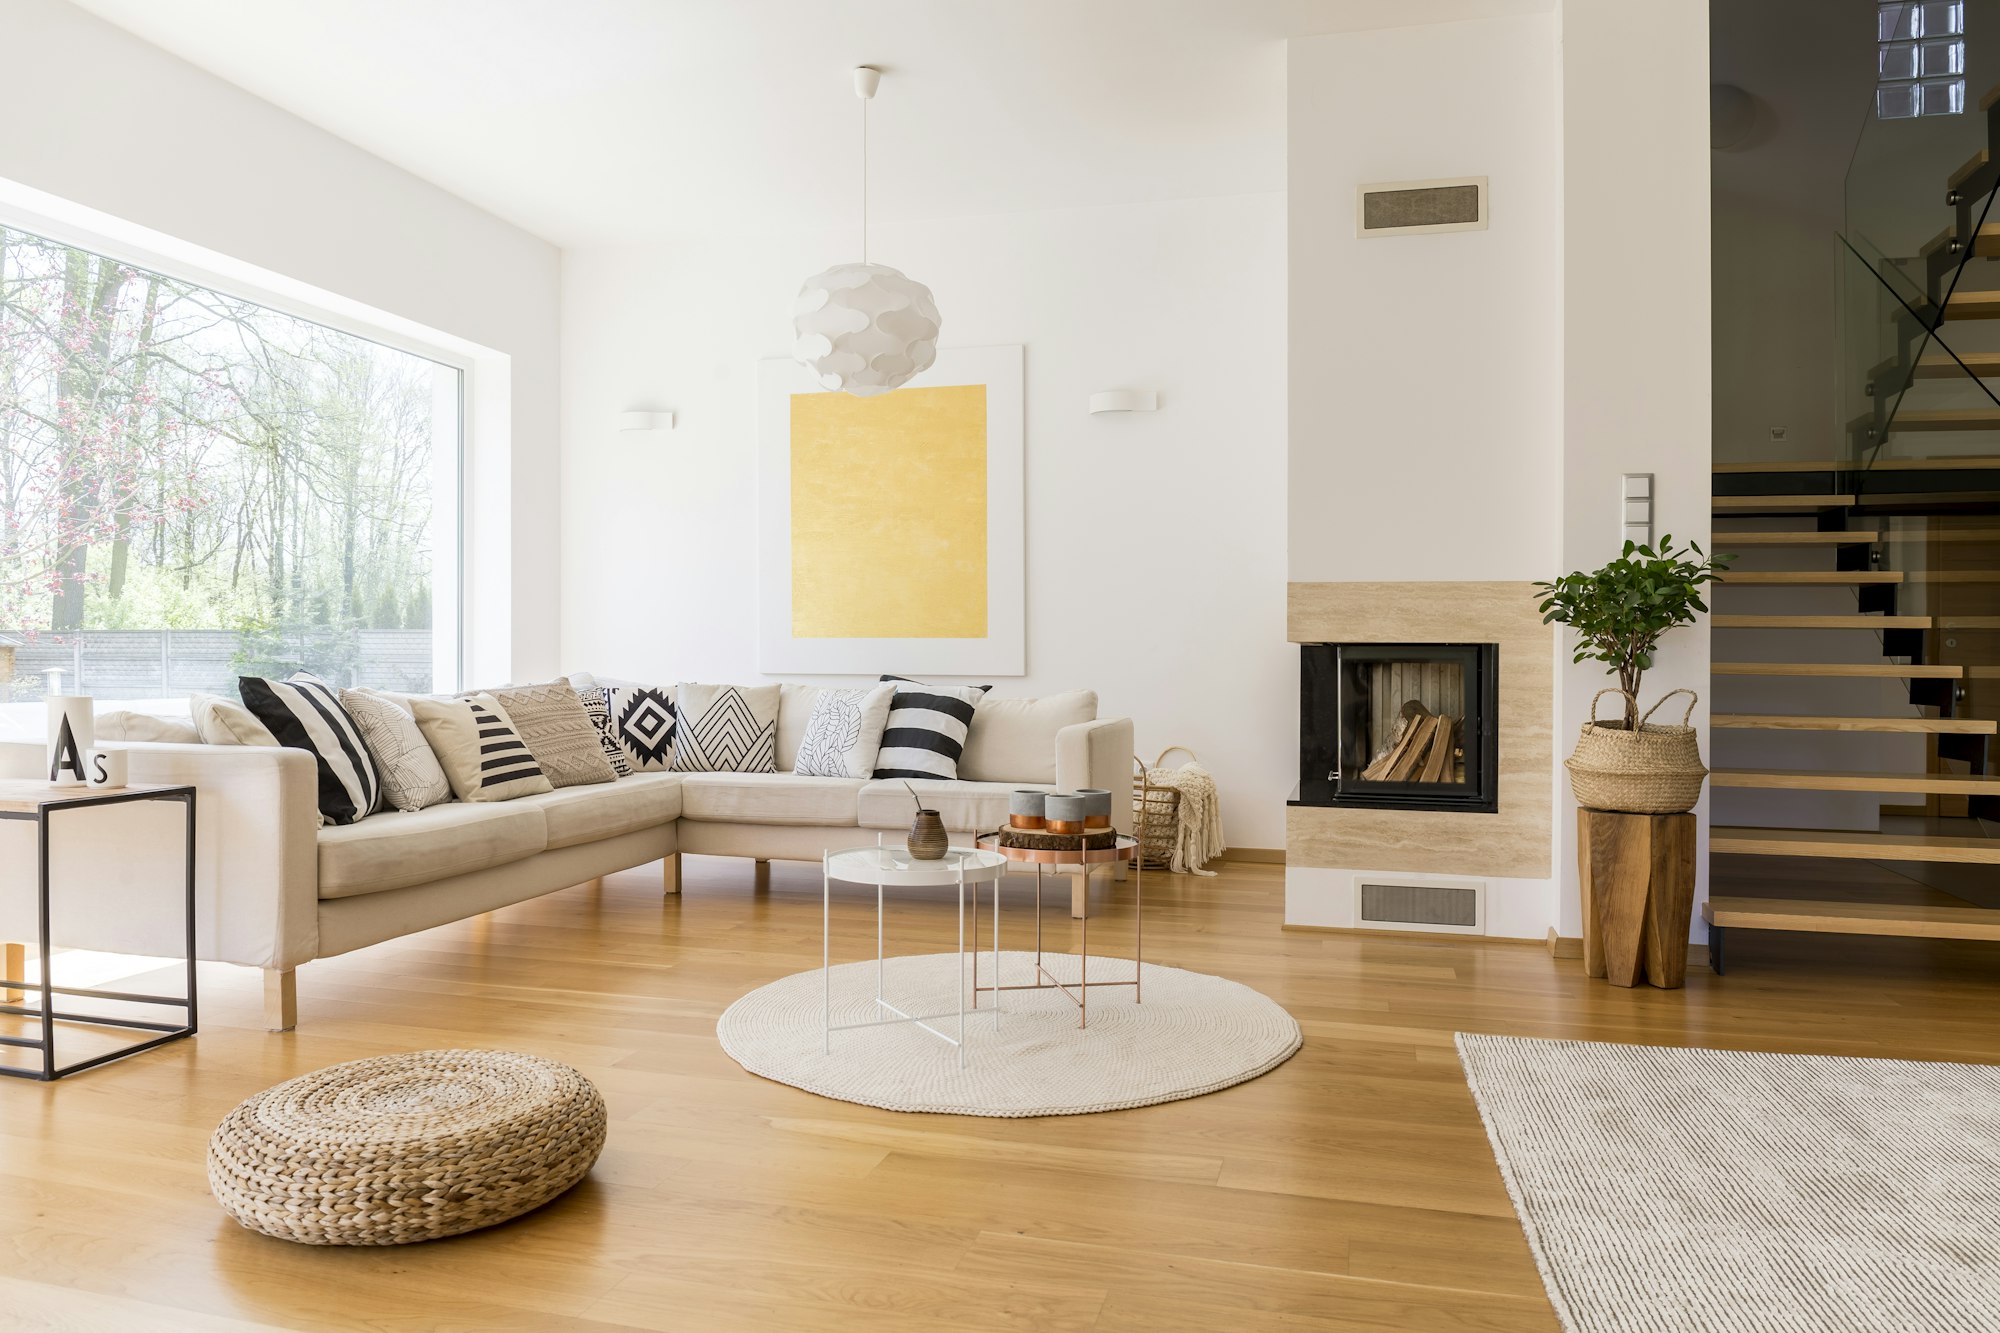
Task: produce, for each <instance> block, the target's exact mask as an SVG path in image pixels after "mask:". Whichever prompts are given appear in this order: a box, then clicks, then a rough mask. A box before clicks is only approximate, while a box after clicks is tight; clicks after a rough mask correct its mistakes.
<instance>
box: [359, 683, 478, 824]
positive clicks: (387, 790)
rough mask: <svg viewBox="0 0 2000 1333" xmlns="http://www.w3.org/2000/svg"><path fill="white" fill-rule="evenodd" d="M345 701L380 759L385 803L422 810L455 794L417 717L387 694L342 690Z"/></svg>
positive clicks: (377, 765) (377, 763)
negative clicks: (432, 751) (418, 724)
mask: <svg viewBox="0 0 2000 1333" xmlns="http://www.w3.org/2000/svg"><path fill="white" fill-rule="evenodd" d="M340 706H341V707H342V708H345V709H346V710H347V715H348V716H349V717H351V718H353V719H354V726H355V728H356V729H357V730H358V731H360V733H361V739H362V740H363V741H365V742H366V743H367V745H368V753H369V754H370V755H371V756H373V758H374V760H375V774H376V776H377V777H379V778H381V779H382V803H383V804H384V805H386V806H389V807H390V808H391V809H394V810H422V809H425V808H426V807H428V806H433V805H440V804H442V803H444V802H445V801H449V800H450V799H451V783H450V781H449V780H447V779H446V777H445V775H444V769H443V768H442V767H440V766H439V765H438V761H437V756H436V755H435V754H433V753H431V746H430V742H429V741H427V740H425V739H424V733H423V731H422V730H421V729H420V728H419V727H418V726H417V719H416V718H415V717H414V716H412V715H411V714H410V713H409V712H408V711H407V710H405V709H404V708H403V707H402V706H400V705H399V704H397V703H396V701H395V700H393V699H391V698H389V697H388V696H387V695H382V694H377V693H375V692H374V691H373V690H342V691H341V692H340Z"/></svg>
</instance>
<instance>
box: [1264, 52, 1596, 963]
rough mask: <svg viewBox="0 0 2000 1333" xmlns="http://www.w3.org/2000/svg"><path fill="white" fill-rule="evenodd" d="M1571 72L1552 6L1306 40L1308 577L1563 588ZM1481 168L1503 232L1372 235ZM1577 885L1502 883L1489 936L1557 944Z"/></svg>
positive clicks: (1297, 411)
mask: <svg viewBox="0 0 2000 1333" xmlns="http://www.w3.org/2000/svg"><path fill="white" fill-rule="evenodd" d="M1556 60H1557V50H1556V23H1555V18H1554V16H1553V15H1551V14H1529V15H1523V16H1518V17H1510V18H1497V19H1481V20H1474V21H1468V22H1460V23H1442V24H1428V25H1424V26H1421V27H1407V28H1391V29H1382V30H1378V31H1372V32H1357V33H1336V34H1330V35H1327V36H1321V37H1310V38H1300V39H1295V40H1294V41H1293V42H1292V43H1291V69H1290V74H1289V87H1290V89H1291V120H1290V145H1289V150H1290V162H1291V165H1290V210H1291V276H1290V288H1291V321H1290V323H1291V364H1292V382H1291V448H1290V541H1289V551H1290V555H1289V576H1290V578H1291V579H1292V580H1294V581H1299V582H1344V581H1396V580H1456V579H1469V580H1529V579H1545V578H1549V577H1551V576H1552V575H1553V574H1554V572H1555V570H1556V565H1557V561H1558V559H1559V557H1560V553H1561V543H1562V463H1563V454H1562V398H1561V369H1562V367H1561V359H1560V358H1561V345H1562V327H1563V326H1562V270H1561V261H1562V248H1561V235H1562V216H1561V204H1562V194H1561V181H1562V163H1561V141H1560V137H1559V136H1560V105H1559V96H1558V90H1557V70H1556ZM1481 175H1483V176H1486V177H1488V178H1489V181H1490V185H1489V200H1488V203H1489V208H1488V212H1489V218H1490V220H1489V225H1488V227H1487V229H1486V230H1484V231H1470V232H1449V233H1443V234H1437V235H1420V236H1389V237H1374V238H1370V239H1367V240H1363V239H1361V238H1359V237H1357V236H1356V235H1355V226H1354V208H1355V187H1356V186H1358V185H1362V184H1365V183H1369V182H1377V181H1400V180H1424V179H1432V178H1438V177H1452V176H1481ZM1548 708H1549V711H1550V713H1551V714H1553V712H1554V708H1555V701H1554V699H1553V698H1551V699H1550V700H1549V701H1548ZM1553 780H1554V779H1553V776H1551V782H1553ZM1550 836H1551V838H1552V839H1553V837H1554V830H1553V829H1551V832H1550ZM1552 855H1553V856H1555V858H1556V860H1557V861H1558V862H1560V861H1561V860H1562V859H1563V853H1562V850H1561V848H1560V847H1559V846H1557V847H1554V848H1553V849H1552ZM1377 868H1378V867H1370V866H1355V867H1351V869H1353V870H1370V869H1377ZM1293 873H1295V874H1296V873H1297V872H1296V871H1294V872H1293ZM1316 873H1317V874H1319V875H1320V881H1321V882H1323V881H1324V872H1316ZM1556 885H1557V881H1556V880H1555V879H1554V878H1553V877H1552V878H1549V879H1543V880H1521V881H1513V880H1509V881H1504V882H1503V881H1494V882H1493V884H1492V885H1491V887H1492V890H1493V891H1492V893H1491V895H1490V897H1489V900H1488V902H1489V913H1490V916H1489V920H1488V929H1489V931H1490V933H1493V934H1496V935H1512V936H1539V935H1541V934H1542V933H1544V932H1545V931H1546V930H1547V929H1548V927H1549V926H1550V925H1551V924H1553V922H1554V921H1555V919H1556V913H1557V909H1556Z"/></svg>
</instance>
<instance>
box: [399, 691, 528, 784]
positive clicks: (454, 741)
mask: <svg viewBox="0 0 2000 1333" xmlns="http://www.w3.org/2000/svg"><path fill="white" fill-rule="evenodd" d="M410 708H411V711H413V712H414V713H415V714H416V715H417V726H418V727H419V728H421V729H422V731H423V733H424V739H425V740H427V741H429V742H430V745H431V753H433V754H435V755H436V756H437V759H438V765H439V767H441V768H443V769H444V775H445V777H446V778H447V779H449V780H450V782H451V789H452V791H453V793H455V794H456V795H457V797H458V799H459V800H461V801H511V800H513V799H514V798H515V797H516V796H539V795H540V794H541V793H543V792H546V791H554V790H555V788H554V787H552V786H551V785H550V784H549V779H548V775H547V774H546V773H544V772H542V769H541V765H539V764H537V763H536V762H535V756H534V754H533V753H532V752H531V751H530V750H529V749H528V747H527V745H526V743H524V742H523V741H522V740H521V737H520V734H519V733H518V732H516V731H515V730H514V724H513V723H512V722H511V721H509V720H508V717H507V710H506V709H504V708H502V707H501V706H500V701H499V700H497V699H495V698H494V697H493V696H492V695H490V694H475V695H473V696H472V697H471V698H469V699H412V700H410Z"/></svg>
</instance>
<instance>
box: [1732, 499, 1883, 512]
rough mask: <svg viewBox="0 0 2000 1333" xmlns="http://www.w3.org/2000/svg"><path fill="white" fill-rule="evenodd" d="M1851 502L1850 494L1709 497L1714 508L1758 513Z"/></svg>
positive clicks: (1824, 507) (1852, 500) (1816, 507)
mask: <svg viewBox="0 0 2000 1333" xmlns="http://www.w3.org/2000/svg"><path fill="white" fill-rule="evenodd" d="M1853 503H1854V497H1853V496H1851V495H1717V496H1714V497H1712V498H1711V507H1712V508H1714V509H1719V510H1729V509H1752V510H1756V511H1758V512H1760V513H1774V512H1777V511H1779V510H1785V509H1845V508H1846V507H1848V506H1849V505H1852V504H1853Z"/></svg>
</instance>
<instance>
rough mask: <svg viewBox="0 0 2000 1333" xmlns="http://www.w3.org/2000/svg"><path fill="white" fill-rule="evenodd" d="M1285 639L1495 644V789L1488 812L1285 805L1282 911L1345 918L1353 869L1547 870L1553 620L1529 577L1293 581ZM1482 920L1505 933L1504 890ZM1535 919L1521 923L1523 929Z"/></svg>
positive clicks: (1295, 922) (1308, 923) (1492, 883)
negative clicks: (1545, 616) (1545, 615)
mask: <svg viewBox="0 0 2000 1333" xmlns="http://www.w3.org/2000/svg"><path fill="white" fill-rule="evenodd" d="M1288 591H1289V607H1288V614H1287V631H1288V632H1287V637H1288V638H1289V639H1290V640H1291V642H1293V643H1301V644H1303V643H1462V642H1481V643H1494V644H1498V645H1499V662H1498V670H1499V699H1498V703H1499V723H1498V728H1497V731H1498V739H1499V799H1498V807H1499V808H1498V809H1497V810H1495V811H1493V812H1492V813H1483V812H1473V811H1456V810H1453V811H1445V810H1393V809H1355V808H1347V807H1318V806H1300V805H1293V806H1290V807H1288V809H1287V811H1286V819H1285V880H1286V888H1285V923H1286V924H1287V925H1288V926H1302V927H1336V928H1337V927H1344V926H1352V925H1353V924H1355V920H1356V915H1355V904H1354V897H1355V893H1356V888H1355V885H1356V882H1357V881H1358V879H1359V878H1360V877H1361V876H1363V875H1379V874H1383V873H1396V874H1400V875H1402V876H1404V877H1406V878H1414V879H1425V878H1427V877H1462V878H1463V879H1464V880H1467V881H1475V880H1476V881H1485V882H1486V888H1487V891H1488V894H1489V898H1490V896H1491V895H1493V894H1504V893H1505V892H1506V891H1507V884H1506V883H1505V881H1509V880H1515V881H1518V880H1534V881H1543V882H1546V881H1547V880H1548V879H1549V878H1550V876H1551V875H1552V874H1553V873H1554V854H1553V843H1554V824H1553V819H1554V796H1555V753H1554V736H1553V730H1552V728H1553V721H1554V717H1555V645H1556V634H1555V627H1554V626H1551V625H1545V624H1543V623H1542V617H1541V613H1540V611H1539V610H1537V609H1536V608H1537V605H1538V599H1537V597H1536V595H1535V590H1534V586H1533V585H1532V584H1530V583H1526V582H1436V583H1292V584H1290V585H1289V589H1288ZM1488 919H1489V921H1493V922H1496V923H1498V924H1499V928H1498V929H1496V930H1494V931H1493V933H1507V926H1506V925H1505V924H1504V923H1505V922H1506V919H1507V913H1506V911H1505V904H1504V903H1497V904H1491V905H1490V908H1489V913H1488ZM1535 929H1536V928H1534V927H1532V926H1525V925H1524V926H1523V928H1522V932H1521V933H1522V934H1524V935H1527V934H1532V933H1534V931H1535Z"/></svg>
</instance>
